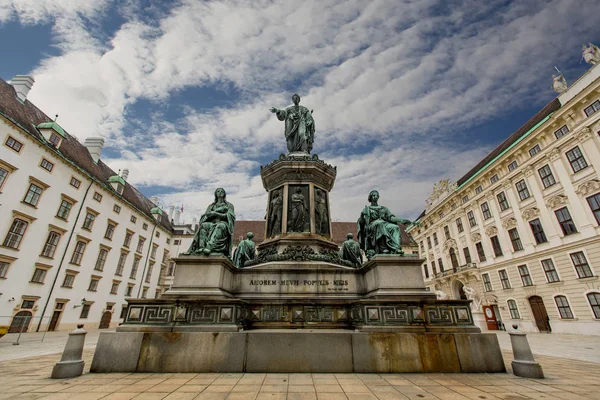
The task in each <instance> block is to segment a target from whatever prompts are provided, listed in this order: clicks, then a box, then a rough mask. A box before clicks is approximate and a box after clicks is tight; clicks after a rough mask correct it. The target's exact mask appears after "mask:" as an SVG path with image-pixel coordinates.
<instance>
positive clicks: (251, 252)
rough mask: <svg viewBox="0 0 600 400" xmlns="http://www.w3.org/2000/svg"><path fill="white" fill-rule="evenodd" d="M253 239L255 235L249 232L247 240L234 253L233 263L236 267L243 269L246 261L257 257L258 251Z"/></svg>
mask: <svg viewBox="0 0 600 400" xmlns="http://www.w3.org/2000/svg"><path fill="white" fill-rule="evenodd" d="M253 237H254V233H252V232H248V233H247V234H246V239H244V240H242V241H241V242H240V244H238V247H236V249H235V251H234V252H233V263H234V264H235V266H236V267H238V268H243V267H244V263H245V262H246V261H248V260H253V259H254V257H256V249H255V247H254V242H253V241H252V238H253Z"/></svg>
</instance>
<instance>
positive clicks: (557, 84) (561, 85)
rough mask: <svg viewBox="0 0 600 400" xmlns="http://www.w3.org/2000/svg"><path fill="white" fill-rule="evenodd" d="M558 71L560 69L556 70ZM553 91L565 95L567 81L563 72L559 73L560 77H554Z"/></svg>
mask: <svg viewBox="0 0 600 400" xmlns="http://www.w3.org/2000/svg"><path fill="white" fill-rule="evenodd" d="M555 68H556V67H555ZM556 70H557V71H558V68H556ZM552 89H554V91H555V92H556V93H564V92H566V91H567V80H566V79H565V77H564V76H563V74H562V72H560V71H558V75H552Z"/></svg>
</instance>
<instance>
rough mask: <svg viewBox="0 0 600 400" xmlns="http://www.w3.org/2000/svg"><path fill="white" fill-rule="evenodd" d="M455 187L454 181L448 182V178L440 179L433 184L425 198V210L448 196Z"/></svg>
mask: <svg viewBox="0 0 600 400" xmlns="http://www.w3.org/2000/svg"><path fill="white" fill-rule="evenodd" d="M456 188H457V184H456V182H454V183H450V179H442V180H440V181H439V182H438V183H436V184H434V185H433V192H432V193H431V195H430V196H429V197H428V198H427V200H425V210H426V211H429V210H431V209H432V208H433V207H435V206H437V205H438V204H440V203H441V202H442V201H443V200H444V199H446V198H447V197H448V196H450V195H451V194H452V193H453V192H454V191H455V190H456Z"/></svg>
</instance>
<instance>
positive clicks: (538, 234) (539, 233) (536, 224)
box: [529, 218, 548, 244]
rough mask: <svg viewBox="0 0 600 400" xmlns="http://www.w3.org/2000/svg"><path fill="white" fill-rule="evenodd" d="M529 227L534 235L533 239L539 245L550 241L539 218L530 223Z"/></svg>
mask: <svg viewBox="0 0 600 400" xmlns="http://www.w3.org/2000/svg"><path fill="white" fill-rule="evenodd" d="M529 226H530V227H531V232H532V233H533V237H534V238H535V242H536V243H537V244H540V243H546V242H547V241H548V239H546V234H545V233H544V228H542V223H541V222H540V219H539V218H536V219H534V220H531V221H529Z"/></svg>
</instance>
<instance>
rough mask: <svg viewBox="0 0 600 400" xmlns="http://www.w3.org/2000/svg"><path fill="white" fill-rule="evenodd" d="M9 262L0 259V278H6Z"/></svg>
mask: <svg viewBox="0 0 600 400" xmlns="http://www.w3.org/2000/svg"><path fill="white" fill-rule="evenodd" d="M9 266H10V264H9V263H7V262H5V261H0V278H6V274H7V273H8V267H9Z"/></svg>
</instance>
